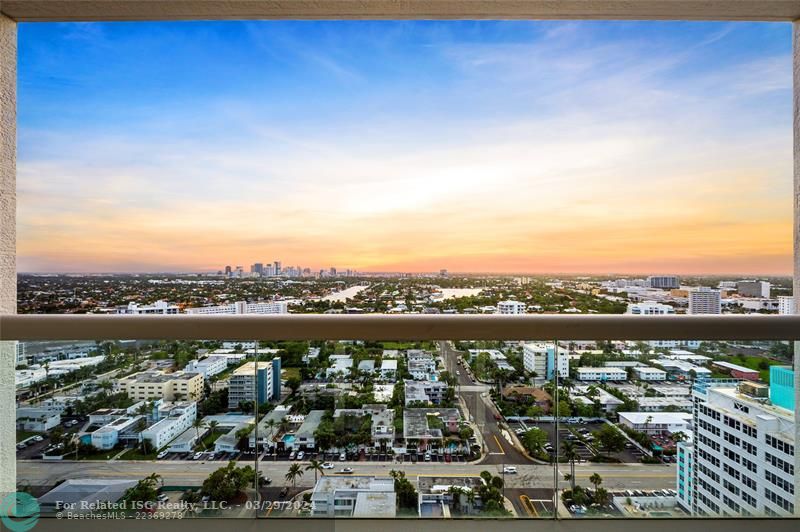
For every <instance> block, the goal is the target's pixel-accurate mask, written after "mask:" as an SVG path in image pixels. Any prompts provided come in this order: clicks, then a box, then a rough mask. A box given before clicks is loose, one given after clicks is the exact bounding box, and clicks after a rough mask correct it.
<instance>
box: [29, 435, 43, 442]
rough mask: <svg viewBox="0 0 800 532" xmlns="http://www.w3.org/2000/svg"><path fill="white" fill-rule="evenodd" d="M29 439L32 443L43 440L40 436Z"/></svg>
mask: <svg viewBox="0 0 800 532" xmlns="http://www.w3.org/2000/svg"><path fill="white" fill-rule="evenodd" d="M31 439H32V440H33V441H35V442H36V443H39V442H41V441H44V438H42V437H41V436H34V437H33V438H31Z"/></svg>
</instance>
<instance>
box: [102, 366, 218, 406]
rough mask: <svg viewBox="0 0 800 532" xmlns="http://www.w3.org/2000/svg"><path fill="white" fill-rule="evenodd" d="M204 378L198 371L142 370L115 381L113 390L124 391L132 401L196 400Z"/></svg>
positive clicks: (200, 392) (199, 396)
mask: <svg viewBox="0 0 800 532" xmlns="http://www.w3.org/2000/svg"><path fill="white" fill-rule="evenodd" d="M203 383H204V379H203V376H202V375H201V374H200V373H193V372H187V371H176V372H174V373H165V372H163V371H143V372H141V373H134V374H133V375H129V376H127V377H123V378H121V379H119V380H117V382H116V383H115V390H116V391H117V392H120V393H125V394H127V395H128V397H130V398H131V399H133V400H134V401H147V400H150V399H163V400H164V401H169V402H174V401H180V400H184V399H188V400H192V401H196V400H198V399H200V398H201V397H202V395H203Z"/></svg>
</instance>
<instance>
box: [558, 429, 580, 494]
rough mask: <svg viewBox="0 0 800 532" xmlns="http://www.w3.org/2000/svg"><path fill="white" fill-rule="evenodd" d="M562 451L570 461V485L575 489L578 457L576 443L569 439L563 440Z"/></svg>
mask: <svg viewBox="0 0 800 532" xmlns="http://www.w3.org/2000/svg"><path fill="white" fill-rule="evenodd" d="M561 452H562V453H564V458H566V459H567V460H568V461H569V470H570V476H569V481H570V487H571V488H572V490H573V491H575V460H577V459H578V453H577V452H576V451H575V444H574V443H572V442H571V441H569V440H564V441H563V442H561Z"/></svg>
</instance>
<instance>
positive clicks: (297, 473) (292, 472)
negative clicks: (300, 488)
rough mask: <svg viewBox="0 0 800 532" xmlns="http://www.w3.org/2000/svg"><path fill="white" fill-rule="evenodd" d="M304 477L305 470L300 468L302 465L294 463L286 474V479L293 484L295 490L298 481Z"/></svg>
mask: <svg viewBox="0 0 800 532" xmlns="http://www.w3.org/2000/svg"><path fill="white" fill-rule="evenodd" d="M315 474H316V473H315ZM302 476H303V468H302V467H301V466H300V464H298V463H294V464H292V465H290V466H289V471H287V472H286V475H285V477H284V478H286V481H287V482H291V483H292V487H293V488H294V487H295V486H296V484H297V479H298V478H299V477H302Z"/></svg>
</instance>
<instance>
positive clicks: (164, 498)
mask: <svg viewBox="0 0 800 532" xmlns="http://www.w3.org/2000/svg"><path fill="white" fill-rule="evenodd" d="M156 498H157V499H158V502H167V501H169V495H167V494H166V493H159V494H158V497H156Z"/></svg>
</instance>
